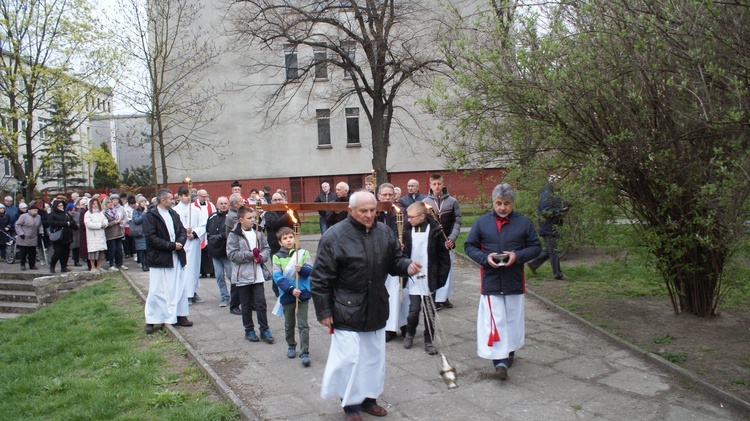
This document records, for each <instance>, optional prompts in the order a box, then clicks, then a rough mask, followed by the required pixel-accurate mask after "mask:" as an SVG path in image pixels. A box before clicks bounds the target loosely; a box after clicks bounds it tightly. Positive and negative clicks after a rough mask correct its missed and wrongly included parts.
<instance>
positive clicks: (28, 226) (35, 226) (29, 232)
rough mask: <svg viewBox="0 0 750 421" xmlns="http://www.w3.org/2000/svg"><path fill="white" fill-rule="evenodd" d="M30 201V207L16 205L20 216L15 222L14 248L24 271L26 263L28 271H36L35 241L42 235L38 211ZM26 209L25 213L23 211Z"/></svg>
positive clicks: (23, 204)
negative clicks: (17, 251)
mask: <svg viewBox="0 0 750 421" xmlns="http://www.w3.org/2000/svg"><path fill="white" fill-rule="evenodd" d="M35 205H36V204H35V203H34V201H33V200H32V201H31V206H27V205H26V204H25V203H21V204H20V205H18V209H19V210H20V211H21V215H20V216H19V217H18V220H17V221H16V227H15V228H16V246H17V247H18V249H19V251H20V255H21V270H26V262H27V261H28V263H29V269H31V270H36V269H37V267H36V246H37V241H39V238H41V236H42V234H43V233H44V228H42V218H41V217H40V216H39V209H38V208H37V207H36V206H35ZM26 208H28V211H27V212H24V210H25V209H26Z"/></svg>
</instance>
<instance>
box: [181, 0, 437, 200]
mask: <svg viewBox="0 0 750 421" xmlns="http://www.w3.org/2000/svg"><path fill="white" fill-rule="evenodd" d="M195 1H196V2H201V3H202V5H203V9H202V11H201V12H200V18H199V19H198V20H197V21H196V25H199V26H200V27H201V28H204V29H205V28H212V29H210V32H209V33H207V34H206V37H207V38H210V39H212V40H214V41H215V42H216V43H217V47H219V48H221V49H223V50H225V53H224V54H223V55H221V57H220V59H219V60H218V62H217V63H216V65H215V66H213V67H212V68H211V69H210V71H209V72H208V73H207V74H206V78H205V79H204V81H203V83H206V84H211V85H213V86H227V87H229V89H226V90H224V91H223V92H222V93H221V94H220V98H219V100H220V103H221V104H222V107H223V108H222V111H221V113H220V114H219V115H218V117H217V118H216V119H215V120H214V121H213V122H211V123H210V124H208V125H207V126H206V127H205V129H204V131H205V133H206V136H209V137H211V142H212V143H213V146H212V147H210V148H202V149H200V150H196V151H192V152H188V151H187V150H182V151H180V152H179V153H176V154H174V155H172V156H171V157H170V158H169V160H168V167H169V181H170V183H176V182H179V181H180V180H182V179H184V178H185V177H190V178H191V179H193V180H195V181H197V182H201V181H203V182H215V181H224V180H229V181H231V180H235V179H240V180H269V179H278V180H283V179H290V178H302V179H311V181H310V180H309V183H308V184H317V181H318V180H324V179H327V178H329V177H331V178H335V179H339V178H345V177H347V176H351V175H357V176H359V175H364V174H367V173H369V172H370V171H371V168H372V139H371V134H370V125H369V124H368V120H367V117H366V115H365V111H364V109H363V107H362V106H361V104H360V103H359V100H358V99H357V97H356V95H352V96H350V97H349V98H346V99H345V100H343V101H338V98H339V97H338V95H339V94H340V93H341V92H342V91H343V90H347V89H353V86H354V85H353V82H352V80H351V79H349V78H347V76H346V75H345V74H344V72H343V71H342V70H340V69H339V68H336V67H334V66H333V65H327V66H325V65H324V66H316V67H315V69H314V72H315V74H314V77H309V78H303V77H299V76H300V75H295V72H301V71H302V68H304V67H305V66H306V65H307V64H308V63H310V62H312V61H313V60H314V59H315V58H316V54H321V53H322V54H324V55H325V52H322V51H320V50H317V51H316V50H315V49H314V48H313V47H308V46H304V45H301V46H298V47H296V48H293V47H292V46H290V45H284V44H283V43H278V44H273V45H271V48H266V49H259V48H250V49H238V48H236V47H237V45H238V43H237V41H236V39H235V38H234V36H233V35H232V34H229V33H227V32H226V30H227V29H230V30H231V29H233V27H231V26H230V25H231V23H230V22H229V21H230V19H229V18H228V17H227V10H226V8H225V7H220V6H221V5H220V4H218V3H216V4H214V3H212V2H206V1H201V0H195ZM230 13H231V12H230ZM418 23H419V24H420V25H426V24H428V21H427V20H421V21H419V22H418ZM430 31H432V30H430ZM432 32H434V36H431V37H430V42H431V43H432V44H431V45H432V46H434V45H437V44H435V42H437V40H436V38H434V37H436V36H437V32H436V31H432ZM426 40H427V38H424V39H423V41H426ZM425 48H429V47H428V46H425ZM351 54H352V55H353V57H354V58H355V60H356V61H357V62H358V63H359V64H361V65H363V66H364V67H366V66H365V62H366V60H365V58H364V57H362V51H361V50H359V49H357V48H353V49H352V50H351ZM294 78H299V80H300V82H298V83H289V84H287V85H286V86H285V87H283V88H282V85H283V84H284V83H285V82H288V81H289V80H290V79H294ZM422 82H425V83H429V81H426V80H423V81H422ZM276 92H279V95H278V96H276V97H274V93H276ZM423 96H424V91H421V90H419V89H417V88H415V87H413V86H410V85H408V84H407V85H405V86H404V88H403V89H402V90H401V92H400V96H398V98H397V101H396V102H397V103H396V108H395V111H394V115H393V124H392V127H391V133H390V147H389V151H388V160H387V169H388V171H389V173H414V172H417V173H425V174H426V172H427V171H434V170H440V169H442V168H444V167H445V163H444V162H443V160H442V159H440V158H438V157H437V153H436V150H435V149H434V148H433V146H432V145H431V144H430V142H429V139H430V138H433V137H436V136H440V133H439V132H438V131H437V130H436V128H437V126H438V122H436V121H434V120H433V119H432V118H431V116H430V115H428V114H426V113H425V112H423V111H422V110H421V108H420V107H419V106H418V105H416V103H417V101H418V100H419V99H421V98H422V97H423ZM174 134H179V133H174ZM174 134H173V135H174ZM259 183H263V181H259ZM281 184H283V183H281ZM260 185H261V186H262V185H263V184H260ZM227 186H228V184H227ZM292 188H294V187H292Z"/></svg>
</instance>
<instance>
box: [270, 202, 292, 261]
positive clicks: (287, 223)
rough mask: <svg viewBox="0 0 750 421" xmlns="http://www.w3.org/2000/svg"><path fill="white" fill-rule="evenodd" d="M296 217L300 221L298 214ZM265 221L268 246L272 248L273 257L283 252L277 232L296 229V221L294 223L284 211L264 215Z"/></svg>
mask: <svg viewBox="0 0 750 421" xmlns="http://www.w3.org/2000/svg"><path fill="white" fill-rule="evenodd" d="M294 217H295V218H297V221H299V215H297V212H295V213H294ZM263 219H265V221H266V222H265V229H266V238H267V239H268V246H269V247H271V256H273V255H275V254H276V253H278V252H279V250H281V245H280V244H279V237H278V235H276V231H278V230H279V229H281V228H282V227H289V228H292V229H294V221H292V218H290V217H289V214H288V213H286V212H284V211H268V212H266V213H264V214H263Z"/></svg>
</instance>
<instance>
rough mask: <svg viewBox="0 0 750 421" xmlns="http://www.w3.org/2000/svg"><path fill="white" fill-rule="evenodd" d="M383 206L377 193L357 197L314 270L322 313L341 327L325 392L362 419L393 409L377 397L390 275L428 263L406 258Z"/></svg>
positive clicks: (325, 240)
mask: <svg viewBox="0 0 750 421" xmlns="http://www.w3.org/2000/svg"><path fill="white" fill-rule="evenodd" d="M375 209H376V202H375V197H374V196H373V195H372V194H371V193H369V192H367V191H365V190H361V191H358V192H356V193H354V194H353V195H352V196H351V198H350V200H349V215H348V216H347V218H346V219H345V220H344V221H342V222H340V223H338V224H336V225H334V226H333V227H331V228H329V229H328V231H326V232H325V234H323V237H322V238H321V239H320V243H319V244H318V255H317V258H316V259H315V266H314V267H313V271H312V273H311V275H310V282H311V287H312V294H313V302H314V304H315V312H316V314H317V318H318V320H319V321H320V322H321V323H322V324H323V325H325V326H327V327H328V328H329V329H331V331H332V333H333V336H332V338H331V348H330V351H329V353H328V362H327V363H326V368H325V372H324V373H323V382H322V387H321V389H322V390H321V396H322V397H324V398H329V397H338V398H340V399H341V405H342V406H343V407H344V412H345V414H346V419H347V420H359V419H361V418H360V410H361V411H365V412H367V413H369V414H372V415H376V416H383V415H386V414H387V411H386V410H385V409H384V408H383V407H381V406H380V405H378V404H377V402H376V398H377V397H378V396H379V395H380V394H381V393H382V392H383V389H384V388H385V323H386V320H387V319H388V292H387V291H386V288H385V279H386V277H387V276H388V274H391V275H400V276H407V275H413V274H416V273H417V272H419V270H420V269H421V267H422V265H421V264H420V263H419V262H412V261H411V260H409V259H407V258H406V257H404V255H403V254H402V253H401V246H400V245H399V242H398V239H397V238H396V234H395V233H394V232H393V230H392V229H390V228H388V227H387V226H385V225H384V224H382V223H379V222H376V220H375V217H376V210H375Z"/></svg>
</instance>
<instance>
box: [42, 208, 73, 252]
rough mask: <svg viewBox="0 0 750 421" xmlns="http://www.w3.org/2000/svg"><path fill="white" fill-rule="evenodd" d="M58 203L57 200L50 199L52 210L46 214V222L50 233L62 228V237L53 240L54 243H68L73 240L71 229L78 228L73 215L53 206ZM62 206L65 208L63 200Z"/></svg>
mask: <svg viewBox="0 0 750 421" xmlns="http://www.w3.org/2000/svg"><path fill="white" fill-rule="evenodd" d="M58 203H60V201H59V200H53V201H52V212H50V213H49V214H48V215H47V224H48V225H49V229H50V233H52V232H56V231H58V230H62V237H60V240H59V241H54V243H55V244H69V243H71V242H73V230H74V229H78V224H76V221H75V219H74V218H73V217H71V216H70V215H68V213H67V212H65V211H64V210H63V211H59V210H57V208H56V207H55V206H57V204H58ZM62 203H63V208H65V205H64V204H65V202H62Z"/></svg>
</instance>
